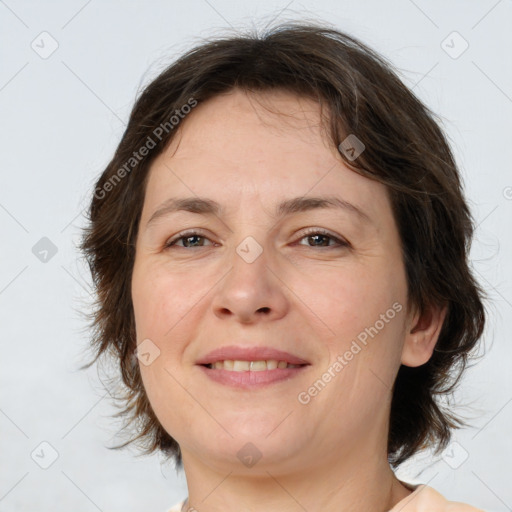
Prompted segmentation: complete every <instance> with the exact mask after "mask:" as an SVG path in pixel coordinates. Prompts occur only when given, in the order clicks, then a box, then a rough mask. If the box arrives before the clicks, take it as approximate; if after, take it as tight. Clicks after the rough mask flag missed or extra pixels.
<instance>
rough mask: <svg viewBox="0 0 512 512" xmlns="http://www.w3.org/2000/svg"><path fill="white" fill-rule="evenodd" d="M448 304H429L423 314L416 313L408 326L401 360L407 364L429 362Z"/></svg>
mask: <svg viewBox="0 0 512 512" xmlns="http://www.w3.org/2000/svg"><path fill="white" fill-rule="evenodd" d="M447 312H448V306H447V305H446V306H444V307H441V306H437V305H434V306H429V307H428V308H427V309H426V310H425V311H424V312H423V313H422V314H421V315H420V314H419V313H415V314H414V315H413V316H412V319H411V321H410V322H408V324H407V326H406V334H405V341H404V346H403V349H402V359H401V362H402V364H403V365H405V366H411V367H416V366H421V365H422V364H425V363H426V362H428V360H429V359H430V358H431V357H432V353H433V351H434V348H435V346H436V343H437V341H438V339H439V334H440V333H441V328H442V327H443V323H444V320H445V318H446V314H447Z"/></svg>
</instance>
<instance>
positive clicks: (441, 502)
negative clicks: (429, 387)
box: [167, 482, 485, 512]
mask: <svg viewBox="0 0 512 512" xmlns="http://www.w3.org/2000/svg"><path fill="white" fill-rule="evenodd" d="M403 483H404V484H405V485H406V486H407V487H408V488H409V489H414V490H413V492H412V494H409V496H407V497H406V498H404V499H403V500H401V501H399V502H398V503H397V504H396V505H395V506H394V507H393V508H392V509H391V510H389V511H388V512H432V511H434V510H435V512H485V511H484V510H482V509H479V508H475V507H472V506H471V505H467V504H465V503H459V502H458V501H448V500H447V499H446V498H444V497H443V496H442V495H441V494H440V493H438V492H437V491H436V490H435V489H434V488H432V487H429V486H428V485H425V484H416V485H412V484H407V483H406V482H403ZM184 503H185V500H183V501H180V502H179V503H177V504H176V505H174V507H172V508H170V509H169V510H168V511H167V512H181V507H182V506H183V504H184ZM190 508H191V511H193V510H194V509H193V508H192V507H190Z"/></svg>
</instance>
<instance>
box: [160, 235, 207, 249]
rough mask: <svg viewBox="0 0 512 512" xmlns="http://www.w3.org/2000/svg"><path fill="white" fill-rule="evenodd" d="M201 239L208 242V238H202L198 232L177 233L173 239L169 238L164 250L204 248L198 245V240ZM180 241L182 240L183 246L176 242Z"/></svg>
mask: <svg viewBox="0 0 512 512" xmlns="http://www.w3.org/2000/svg"><path fill="white" fill-rule="evenodd" d="M201 239H203V240H208V238H206V237H205V236H203V235H202V234H201V233H200V232H198V231H185V232H182V233H179V234H178V235H176V236H175V237H174V238H171V239H170V240H168V241H167V242H166V243H165V246H164V248H165V249H169V248H171V247H173V246H177V247H183V248H185V249H187V248H189V247H204V245H200V244H199V243H198V240H201ZM181 240H183V245H178V244H177V242H179V241H181Z"/></svg>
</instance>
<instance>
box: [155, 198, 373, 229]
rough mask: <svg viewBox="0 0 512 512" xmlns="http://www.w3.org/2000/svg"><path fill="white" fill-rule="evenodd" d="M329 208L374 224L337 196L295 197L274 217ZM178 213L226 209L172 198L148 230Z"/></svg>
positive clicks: (218, 212)
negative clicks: (157, 221) (158, 220)
mask: <svg viewBox="0 0 512 512" xmlns="http://www.w3.org/2000/svg"><path fill="white" fill-rule="evenodd" d="M327 208H336V209H342V210H345V211H347V212H349V213H352V214H354V215H356V216H357V217H359V218H360V219H361V220H363V221H364V222H367V223H372V219H371V218H370V217H369V216H368V214H367V213H365V212H364V211H363V210H361V209H360V208H358V207H357V206H355V205H354V204H352V203H349V202H348V201H346V200H344V199H341V198H339V197H336V196H320V197H295V198H292V199H287V200H285V201H283V202H281V203H279V204H278V205H277V207H276V210H275V214H274V215H275V217H276V218H282V217H285V216H287V215H292V214H294V213H302V212H306V211H310V210H318V209H327ZM178 211H187V212H191V213H198V214H200V215H213V216H222V214H223V212H224V208H223V207H222V206H221V205H220V204H219V203H217V202H216V201H213V200H212V199H207V198H203V197H183V198H175V197H171V198H169V199H167V200H166V201H164V202H163V203H162V204H161V205H160V207H159V208H158V209H157V210H156V211H155V212H154V213H153V215H151V217H150V219H149V220H148V222H147V223H146V228H147V227H148V226H149V225H150V224H152V223H154V222H155V221H156V220H157V219H159V218H161V217H164V216H166V215H169V214H171V213H175V212H178Z"/></svg>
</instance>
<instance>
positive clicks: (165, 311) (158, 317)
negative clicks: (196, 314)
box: [132, 265, 211, 341]
mask: <svg viewBox="0 0 512 512" xmlns="http://www.w3.org/2000/svg"><path fill="white" fill-rule="evenodd" d="M209 288H211V286H210V287H208V285H207V280H206V279H205V278H204V275H202V274H201V273H200V272H187V273H177V272H170V271H169V269H166V268H165V267H164V266H161V265H160V266H156V265H153V266H151V265H148V266H146V267H144V266H142V265H141V266H139V267H137V266H136V267H134V272H133V278H132V301H133V308H134V314H135V322H136V329H137V338H140V337H141V336H142V337H149V338H151V337H154V338H155V339H157V340H162V341H163V340H164V339H165V338H166V337H167V336H172V332H173V330H179V328H180V325H179V324H180V322H181V319H184V318H186V317H187V316H188V315H190V314H191V313H192V312H193V309H194V307H195V306H197V305H199V303H200V301H201V299H202V298H204V296H205V294H206V293H207V290H208V289H209Z"/></svg>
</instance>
